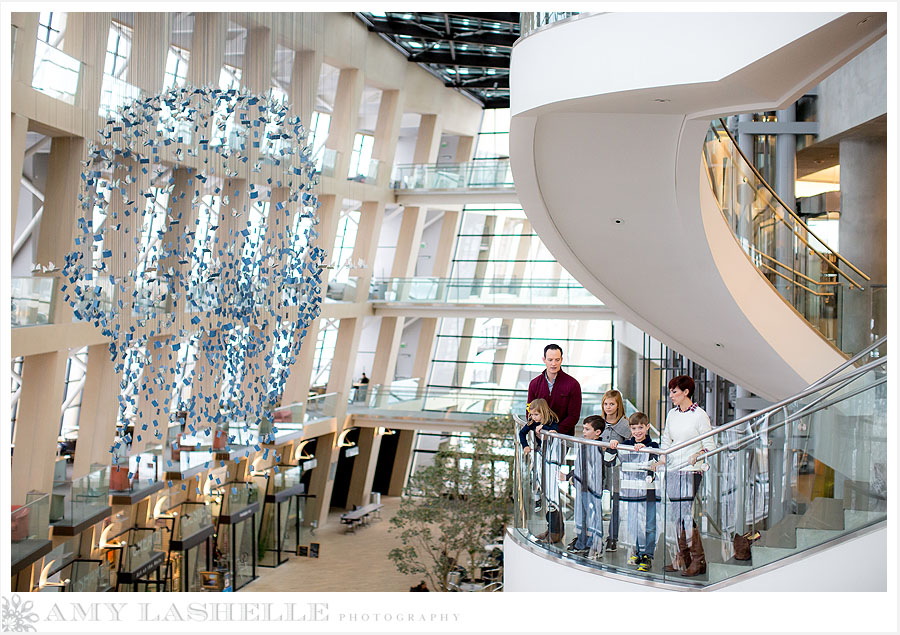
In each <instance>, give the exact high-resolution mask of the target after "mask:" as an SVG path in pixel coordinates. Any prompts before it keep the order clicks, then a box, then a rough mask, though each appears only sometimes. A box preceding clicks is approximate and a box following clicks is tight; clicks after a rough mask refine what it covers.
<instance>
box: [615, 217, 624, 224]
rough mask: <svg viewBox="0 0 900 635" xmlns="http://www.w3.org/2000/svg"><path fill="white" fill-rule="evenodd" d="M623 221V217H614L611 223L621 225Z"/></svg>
mask: <svg viewBox="0 0 900 635" xmlns="http://www.w3.org/2000/svg"><path fill="white" fill-rule="evenodd" d="M624 222H625V219H624V218H614V219H613V223H615V224H616V225H621V224H622V223H624Z"/></svg>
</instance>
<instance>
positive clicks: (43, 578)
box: [37, 560, 69, 590]
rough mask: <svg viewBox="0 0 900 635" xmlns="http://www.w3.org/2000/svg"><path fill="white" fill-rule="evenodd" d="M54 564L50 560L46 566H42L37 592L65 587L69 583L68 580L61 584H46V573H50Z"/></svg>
mask: <svg viewBox="0 0 900 635" xmlns="http://www.w3.org/2000/svg"><path fill="white" fill-rule="evenodd" d="M54 562H56V560H51V561H50V562H48V563H47V564H46V565H44V568H43V569H41V575H40V577H39V578H38V587H37V588H38V590H40V589H43V588H45V587H65V586H66V585H67V584H68V583H69V579H68V578H67V579H65V580H63V581H61V582H47V573H48V572H49V571H50V567H52V566H53V563H54Z"/></svg>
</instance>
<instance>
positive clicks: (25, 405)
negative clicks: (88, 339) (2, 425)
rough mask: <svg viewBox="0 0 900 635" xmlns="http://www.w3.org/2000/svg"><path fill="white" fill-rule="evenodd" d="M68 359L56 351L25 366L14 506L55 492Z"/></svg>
mask: <svg viewBox="0 0 900 635" xmlns="http://www.w3.org/2000/svg"><path fill="white" fill-rule="evenodd" d="M67 358H68V355H67V351H56V352H53V353H44V354H41V355H29V356H27V357H25V360H24V361H23V363H22V389H21V390H22V392H21V394H20V396H19V409H18V413H17V415H16V429H15V437H14V438H13V443H14V444H15V446H16V447H15V450H14V452H13V461H12V473H11V478H10V490H11V494H10V498H11V500H12V504H13V505H24V504H25V495H26V494H27V493H28V492H29V491H38V492H42V493H46V494H49V493H50V491H51V490H52V489H53V466H54V463H55V461H56V447H57V446H56V440H57V437H58V436H59V418H60V407H61V406H62V399H63V385H64V383H65V379H66V361H67Z"/></svg>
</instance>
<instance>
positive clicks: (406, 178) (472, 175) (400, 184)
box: [391, 159, 515, 190]
mask: <svg viewBox="0 0 900 635" xmlns="http://www.w3.org/2000/svg"><path fill="white" fill-rule="evenodd" d="M391 185H392V187H393V188H394V189H398V190H401V189H402V190H423V189H427V190H455V189H465V188H510V189H512V188H514V187H515V183H514V182H513V178H512V169H511V168H510V163H509V159H475V160H474V161H469V162H466V163H413V164H401V165H396V166H394V171H393V174H392V176H391Z"/></svg>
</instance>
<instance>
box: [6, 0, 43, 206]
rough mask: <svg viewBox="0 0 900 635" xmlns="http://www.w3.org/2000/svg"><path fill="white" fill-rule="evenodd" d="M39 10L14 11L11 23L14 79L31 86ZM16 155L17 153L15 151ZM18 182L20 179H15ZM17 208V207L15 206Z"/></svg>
mask: <svg viewBox="0 0 900 635" xmlns="http://www.w3.org/2000/svg"><path fill="white" fill-rule="evenodd" d="M39 18H40V14H39V13H38V12H36V11H35V12H31V13H13V14H12V15H11V16H10V23H11V24H12V25H13V26H15V27H16V50H15V53H14V59H13V67H12V81H13V82H21V83H23V84H25V85H26V86H31V79H32V77H34V52H35V46H36V45H35V41H36V40H37V30H38V19H39ZM13 155H15V153H13ZM13 183H18V181H13ZM13 210H15V207H13Z"/></svg>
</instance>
